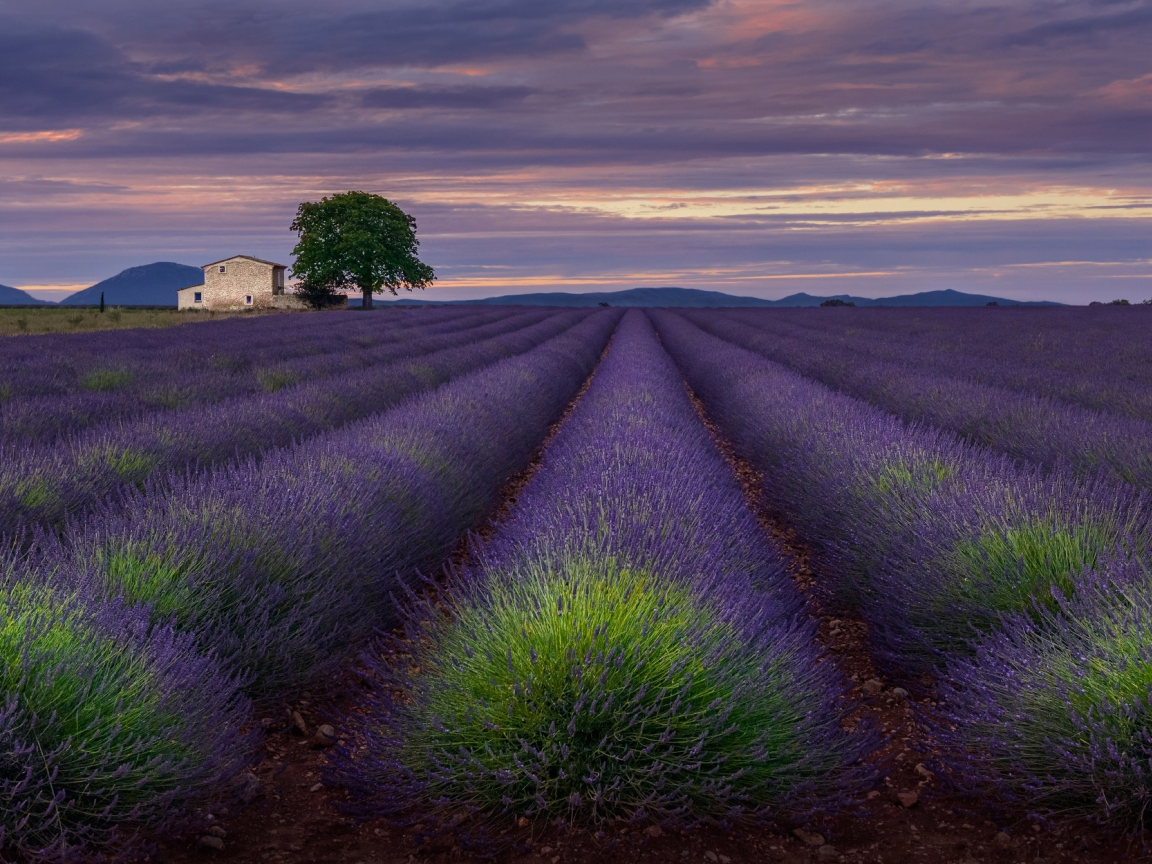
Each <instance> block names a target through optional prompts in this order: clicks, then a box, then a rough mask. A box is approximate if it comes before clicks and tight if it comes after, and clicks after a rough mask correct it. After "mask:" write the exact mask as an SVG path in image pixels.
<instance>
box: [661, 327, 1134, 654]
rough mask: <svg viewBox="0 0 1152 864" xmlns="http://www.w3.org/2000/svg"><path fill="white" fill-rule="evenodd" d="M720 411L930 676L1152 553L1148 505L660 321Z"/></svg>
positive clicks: (878, 630)
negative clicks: (1088, 576) (983, 635)
mask: <svg viewBox="0 0 1152 864" xmlns="http://www.w3.org/2000/svg"><path fill="white" fill-rule="evenodd" d="M655 315H656V319H657V322H658V326H659V329H660V333H661V336H662V337H663V338H664V341H665V345H666V346H667V347H668V349H669V351H670V352H671V353H672V356H673V358H674V359H675V360H676V362H677V364H678V365H679V366H680V368H681V369H682V370H683V371H684V372H685V375H686V377H687V379H688V381H689V383H690V384H691V386H692V387H693V388H694V389H696V391H697V393H698V394H699V395H700V398H701V399H702V400H704V402H705V404H706V405H707V406H708V409H709V411H710V412H712V413H713V415H714V416H715V418H716V420H717V422H719V423H720V424H721V425H722V426H723V427H724V428H725V429H726V430H727V432H728V434H730V435H731V436H732V437H733V440H734V441H735V442H736V443H737V445H738V446H739V447H740V449H741V451H742V452H743V453H744V454H745V455H746V456H747V457H748V458H749V459H751V460H752V461H753V462H754V463H755V464H756V465H757V467H758V468H760V469H761V470H762V471H763V472H764V477H765V482H764V492H765V495H766V496H767V497H768V499H769V500H770V501H771V503H772V504H773V505H774V506H775V507H777V508H779V509H780V510H781V511H782V512H783V513H786V514H787V515H788V517H789V518H791V519H792V520H794V521H795V523H796V525H797V527H798V528H799V529H800V530H802V531H803V532H804V533H805V534H806V535H807V537H808V539H809V540H810V541H812V542H813V543H815V544H817V545H819V546H820V547H821V548H822V549H823V551H824V552H825V553H826V557H827V559H828V560H829V561H831V562H833V563H834V566H835V568H836V569H837V570H838V571H839V573H840V576H841V584H840V591H841V594H842V596H843V597H844V598H846V599H850V600H852V601H853V602H859V603H860V604H861V605H862V608H863V609H864V610H865V611H866V613H867V614H868V615H869V616H870V617H871V619H872V623H873V628H872V630H873V633H874V636H875V638H876V639H877V640H878V645H877V647H878V649H879V651H880V654H881V656H883V657H884V658H886V659H887V660H888V662H889V663H890V664H891V665H893V666H896V667H903V668H904V669H906V670H912V671H922V670H925V669H930V668H932V667H933V665H934V664H935V663H936V662H937V661H938V660H939V658H940V657H941V656H943V655H942V652H948V651H957V650H964V649H965V646H966V644H967V640H968V638H969V637H970V636H971V635H972V634H973V633H975V632H981V631H985V632H986V631H989V630H992V629H995V627H996V622H997V621H998V619H999V616H1000V615H1001V614H1004V613H1011V612H1016V611H1020V610H1023V609H1027V608H1030V607H1031V604H1032V602H1033V601H1034V600H1035V599H1036V598H1041V599H1043V598H1044V597H1046V596H1047V595H1048V592H1049V590H1050V589H1051V588H1053V587H1055V588H1058V589H1062V590H1065V591H1070V590H1071V588H1072V586H1073V584H1074V582H1075V580H1076V578H1077V576H1078V575H1079V573H1080V572H1081V571H1082V570H1083V569H1085V568H1086V567H1088V568H1090V567H1092V566H1094V565H1095V563H1096V562H1097V561H1098V560H1099V558H1100V557H1101V556H1106V555H1109V554H1111V553H1112V552H1114V551H1115V550H1116V549H1118V548H1121V547H1123V548H1128V549H1130V550H1132V552H1133V553H1134V554H1138V555H1145V554H1147V552H1148V551H1149V549H1152V519H1150V518H1149V517H1150V516H1152V512H1150V508H1149V502H1148V499H1147V497H1146V496H1145V495H1144V494H1143V493H1138V492H1136V491H1134V490H1133V489H1132V488H1131V487H1129V486H1127V485H1125V484H1116V483H1110V482H1107V481H1104V480H1101V479H1096V480H1081V479H1079V478H1076V477H1074V476H1072V475H1070V474H1069V473H1068V472H1066V471H1061V470H1054V471H1050V472H1044V471H1041V470H1040V469H1039V468H1038V467H1035V466H1028V465H1019V464H1017V463H1015V462H1014V461H1013V460H1011V459H1009V458H1007V457H1005V456H1003V455H1001V454H996V453H992V452H990V451H988V450H985V449H983V448H979V447H974V446H972V445H970V444H967V443H965V442H963V441H961V440H959V439H958V438H957V437H956V436H954V435H952V434H950V433H947V432H944V431H941V430H938V429H933V428H931V427H924V426H919V425H916V424H909V423H905V422H904V421H902V420H900V419H899V418H897V417H894V416H893V415H891V414H887V413H885V412H883V411H880V410H879V409H877V408H875V407H873V406H871V405H868V404H867V403H864V402H861V401H859V400H857V399H854V398H852V397H850V396H847V395H844V394H841V393H836V392H835V391H832V390H829V389H828V388H827V387H825V386H823V385H822V384H819V383H817V382H815V381H812V380H811V379H808V378H804V377H803V376H800V375H797V374H796V373H795V372H792V371H791V370H788V369H786V368H784V367H782V366H780V365H778V364H776V363H773V362H771V361H769V360H765V359H764V358H762V357H759V356H757V355H755V354H753V353H751V352H749V351H746V350H744V349H742V348H739V347H737V346H735V345H732V344H730V343H727V342H724V341H722V340H720V339H717V338H716V337H714V336H711V335H709V334H706V333H704V332H703V331H701V330H699V329H698V328H696V327H695V326H694V325H692V324H690V323H689V322H688V321H686V320H685V319H683V318H682V317H680V316H676V315H673V314H671V313H655Z"/></svg>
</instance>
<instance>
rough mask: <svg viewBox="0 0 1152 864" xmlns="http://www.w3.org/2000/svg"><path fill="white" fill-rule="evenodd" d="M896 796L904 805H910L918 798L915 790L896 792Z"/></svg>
mask: <svg viewBox="0 0 1152 864" xmlns="http://www.w3.org/2000/svg"><path fill="white" fill-rule="evenodd" d="M896 797H897V798H899V799H900V803H901V804H903V805H904V806H905V807H911V806H913V805H914V804H915V803H916V802H917V801H919V800H920V796H919V795H917V794H916V793H915V792H897V793H896Z"/></svg>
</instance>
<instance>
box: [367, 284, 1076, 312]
mask: <svg viewBox="0 0 1152 864" xmlns="http://www.w3.org/2000/svg"><path fill="white" fill-rule="evenodd" d="M353 299H355V302H353ZM833 299H837V300H843V301H845V302H851V303H855V304H856V305H857V306H986V305H988V304H989V303H996V304H997V305H999V306H1060V305H1062V304H1060V303H1051V302H1049V301H1047V300H1040V301H1019V300H1005V299H1004V298H1002V297H985V296H984V295H983V294H965V293H963V292H961V291H953V290H951V289H947V290H944V291H922V292H921V293H919V294H903V295H900V296H898V297H881V298H879V299H872V298H870V297H852V296H850V295H848V294H836V295H834V296H833V297H814V296H813V295H811V294H803V293H801V294H792V295H790V296H788V297H784V298H782V299H780V300H761V299H760V298H759V297H739V296H736V295H733V294H725V293H723V292H721V291H701V290H699V289H697V288H672V287H669V288H630V289H628V290H626V291H610V292H602V293H595V294H567V293H564V292H559V291H557V292H552V293H547V294H508V295H504V296H501V297H485V298H484V299H482V300H440V301H437V300H421V299H417V298H416V297H411V298H409V297H403V296H402V297H399V298H397V299H396V300H391V301H383V300H377V301H375V303H376V304H377V305H392V304H394V305H404V306H439V305H459V304H471V305H476V306H596V305H599V304H600V303H608V304H610V305H612V306H649V307H651V306H665V307H668V306H671V307H679V308H691V307H696V308H700V307H720V306H724V307H753V306H755V307H785V306H819V305H820V304H821V303H823V302H824V301H825V300H833ZM348 305H349V306H359V305H360V300H359V298H349V301H348Z"/></svg>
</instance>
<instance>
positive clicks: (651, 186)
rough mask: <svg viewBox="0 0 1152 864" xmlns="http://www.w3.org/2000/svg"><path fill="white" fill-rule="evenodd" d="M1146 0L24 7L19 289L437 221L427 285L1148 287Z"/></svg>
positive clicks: (6, 158) (0, 250) (5, 256)
mask: <svg viewBox="0 0 1152 864" xmlns="http://www.w3.org/2000/svg"><path fill="white" fill-rule="evenodd" d="M1150 45H1152V0H1038V2H973V0H947V2H937V0H922V2H910V0H806V2H777V0H718V2H710V0H547V2H541V0H412V2H400V0H326V2H324V3H316V2H315V0H275V2H273V0H226V2H224V0H220V2H215V0H213V2H199V0H169V2H166V3H162V4H161V3H155V2H151V0H149V2H145V0H101V2H99V3H93V2H91V0H35V2H31V0H16V2H11V0H0V284H5V285H11V286H14V287H21V288H25V289H31V290H32V292H33V293H34V294H36V296H40V297H42V298H45V299H60V298H62V297H63V296H66V295H67V294H68V293H69V292H71V291H75V290H79V289H80V288H83V287H86V286H87V285H90V284H92V283H94V282H96V281H99V280H100V279H103V278H106V277H108V276H110V275H112V274H114V273H116V272H118V271H119V270H121V269H123V268H125V267H129V266H135V265H139V264H146V263H149V262H152V261H179V262H182V263H187V264H193V265H200V264H204V263H207V262H211V261H215V260H218V259H220V258H224V257H228V256H230V255H234V254H248V255H255V256H257V257H260V258H266V259H270V260H274V261H279V262H282V263H285V264H291V254H290V253H291V250H292V247H293V245H294V243H295V239H296V238H295V235H294V234H293V233H292V232H291V231H290V229H289V226H290V224H291V222H292V219H293V216H294V215H295V211H296V207H297V205H298V204H299V203H300V202H302V201H311V200H317V199H319V198H321V197H323V196H324V195H328V194H332V193H336V192H342V191H346V190H349V189H362V190H365V191H368V192H374V193H378V194H381V195H384V196H386V197H388V198H390V199H391V200H393V201H395V202H396V203H397V204H398V205H399V206H400V207H402V208H403V209H404V210H405V211H406V212H408V213H411V214H412V215H413V216H414V217H415V218H416V221H417V225H418V237H419V239H420V242H421V247H420V249H421V257H422V258H423V260H425V261H426V262H427V263H428V264H430V265H432V266H433V267H434V268H435V271H436V273H437V277H438V279H437V282H436V284H435V286H434V287H432V288H431V289H428V291H427V292H425V296H427V297H428V298H429V299H437V298H438V299H466V298H470V297H480V296H491V295H495V294H509V293H520V292H528V291H542V290H564V291H593V290H595V291H602V290H617V289H624V288H632V287H640V286H660V285H678V286H682V287H688V288H706V289H711V290H719V291H727V292H729V293H734V294H743V295H750V296H759V297H766V298H778V297H782V296H785V295H787V294H791V293H795V292H797V291H807V292H808V293H812V294H840V293H849V294H856V295H863V296H872V297H879V296H888V295H893V294H903V293H912V292H915V291H923V290H935V289H942V288H954V289H957V290H962V291H973V292H978V293H984V294H993V295H996V296H1001V297H1008V298H1014V299H1032V300H1038V299H1046V300H1057V301H1060V302H1066V303H1087V302H1089V301H1091V300H1111V299H1115V298H1119V297H1124V298H1128V299H1131V300H1133V301H1136V300H1140V299H1146V298H1149V297H1152V230H1150V229H1152V49H1150V48H1149V46H1150Z"/></svg>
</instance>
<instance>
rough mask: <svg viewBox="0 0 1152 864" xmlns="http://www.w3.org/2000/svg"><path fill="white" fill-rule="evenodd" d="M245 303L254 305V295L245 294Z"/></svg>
mask: <svg viewBox="0 0 1152 864" xmlns="http://www.w3.org/2000/svg"><path fill="white" fill-rule="evenodd" d="M244 305H245V306H251V305H252V295H251V294H245V295H244Z"/></svg>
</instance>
